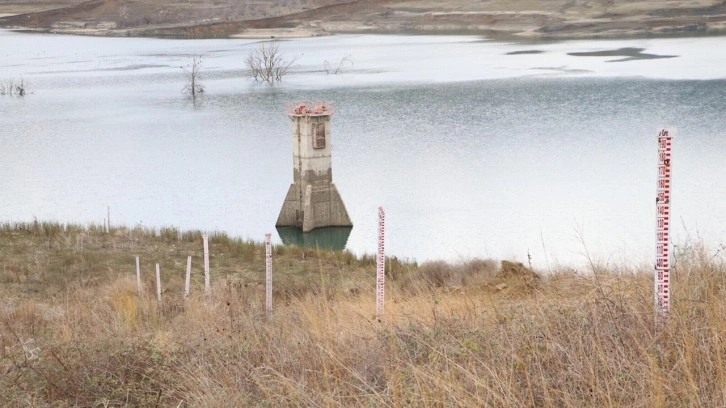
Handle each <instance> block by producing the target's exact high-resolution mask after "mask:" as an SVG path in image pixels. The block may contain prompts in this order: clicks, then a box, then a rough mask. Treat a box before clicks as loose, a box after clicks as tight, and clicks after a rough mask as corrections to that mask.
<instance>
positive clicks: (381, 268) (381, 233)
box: [376, 207, 386, 317]
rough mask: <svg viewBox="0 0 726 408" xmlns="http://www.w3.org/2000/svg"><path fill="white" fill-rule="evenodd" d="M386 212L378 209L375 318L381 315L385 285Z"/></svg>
mask: <svg viewBox="0 0 726 408" xmlns="http://www.w3.org/2000/svg"><path fill="white" fill-rule="evenodd" d="M385 234H386V212H385V211H384V210H383V207H378V255H377V262H376V267H377V268H376V316H379V317H380V316H381V315H383V301H384V295H385V283H386V245H385V240H386V235H385Z"/></svg>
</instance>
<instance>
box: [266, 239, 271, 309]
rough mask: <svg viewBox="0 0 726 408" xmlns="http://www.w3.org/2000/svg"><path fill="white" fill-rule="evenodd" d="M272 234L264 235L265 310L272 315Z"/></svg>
mask: <svg viewBox="0 0 726 408" xmlns="http://www.w3.org/2000/svg"><path fill="white" fill-rule="evenodd" d="M271 237H272V234H265V309H266V310H267V313H268V314H270V313H272V243H271V242H270V238H271Z"/></svg>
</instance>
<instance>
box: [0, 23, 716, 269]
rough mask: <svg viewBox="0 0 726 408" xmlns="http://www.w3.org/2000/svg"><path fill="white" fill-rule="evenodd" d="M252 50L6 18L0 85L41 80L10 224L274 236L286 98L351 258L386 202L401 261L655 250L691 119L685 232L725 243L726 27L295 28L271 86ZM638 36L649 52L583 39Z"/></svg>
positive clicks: (683, 179) (15, 125)
mask: <svg viewBox="0 0 726 408" xmlns="http://www.w3.org/2000/svg"><path fill="white" fill-rule="evenodd" d="M254 47H256V43H255V42H254V41H251V40H198V41H189V40H156V39H128V38H126V39H116V38H86V37H70V36H49V35H28V34H18V33H11V32H2V31H0V81H7V80H9V79H15V80H18V79H19V78H20V77H22V78H23V79H24V81H26V82H27V83H28V84H29V89H30V91H31V92H32V94H31V95H28V96H26V97H25V98H14V97H8V96H0V221H29V220H32V219H33V218H34V217H37V218H38V219H42V220H58V221H62V222H80V223H86V222H97V223H101V222H102V220H103V219H104V217H105V216H106V208H107V206H109V205H110V206H111V218H112V222H114V223H123V224H126V225H129V226H134V225H138V224H141V225H144V226H148V227H159V226H168V225H173V226H179V227H183V228H195V229H204V230H222V231H226V232H228V233H230V234H232V235H235V236H240V237H243V238H253V239H262V237H263V236H264V233H265V232H274V223H275V221H276V219H277V214H278V212H279V209H280V207H281V205H282V201H283V199H284V196H285V193H286V192H287V188H288V186H289V184H290V183H291V181H292V168H291V167H292V153H291V146H290V144H291V141H290V139H289V134H290V127H289V126H290V124H289V120H288V119H287V118H286V116H285V111H286V109H287V108H288V107H289V106H290V105H291V104H293V103H295V102H298V101H313V102H315V101H326V102H330V103H332V104H333V105H334V106H335V108H336V114H335V116H334V117H333V144H334V151H333V161H334V168H333V178H334V181H335V183H336V184H337V186H338V189H339V191H340V192H341V195H342V197H343V199H344V201H345V203H346V205H347V207H348V212H349V213H350V216H351V218H352V220H353V223H354V224H355V227H354V228H353V231H352V233H351V235H350V237H349V239H348V248H349V249H351V250H353V251H354V252H356V253H364V252H368V253H372V252H374V251H375V246H376V222H377V219H376V217H377V213H376V209H377V207H378V206H383V207H385V208H386V211H387V215H388V217H387V228H388V234H387V236H388V242H387V247H388V252H389V253H390V254H391V255H396V256H399V257H403V258H412V259H417V260H419V261H423V260H428V259H437V258H443V259H447V260H452V261H456V260H459V259H468V258H470V257H475V256H477V257H492V258H497V259H501V258H508V259H510V258H513V259H518V260H520V261H524V262H526V261H527V254H528V253H529V254H530V255H531V256H532V263H533V265H534V266H535V267H538V268H542V269H547V268H548V267H551V266H553V265H555V264H558V263H559V264H568V265H573V264H574V265H582V264H583V263H584V262H585V260H586V258H585V251H586V250H587V251H588V252H589V253H590V255H591V256H592V257H593V258H594V259H595V260H597V261H599V262H603V263H605V262H609V263H611V264H617V265H622V264H641V263H647V262H650V260H651V259H652V258H653V255H652V253H653V248H652V247H653V241H654V238H653V237H654V212H655V180H656V149H657V146H656V127H657V126H659V125H661V124H671V125H674V126H677V127H678V128H679V135H678V137H677V139H676V140H675V142H674V156H673V169H674V170H673V171H674V174H673V178H674V181H673V183H674V188H673V212H674V221H675V224H676V226H677V229H676V230H675V236H674V243H676V244H679V245H685V244H687V243H689V242H691V243H692V242H694V241H699V240H702V241H703V242H705V243H706V244H707V245H708V246H709V247H710V248H711V250H712V252H715V251H716V249H718V246H719V245H720V244H721V243H726V204H724V203H723V202H724V199H726V186H725V185H724V182H723V176H724V173H725V172H724V170H725V169H726V166H724V163H723V157H724V156H725V155H726V146H725V145H724V143H723V140H724V138H725V137H726V71H725V70H724V68H723V67H724V66H726V53H724V52H723V51H722V50H723V49H726V48H725V47H726V38H699V39H669V40H632V41H622V40H620V41H596V42H586V41H571V42H559V43H542V44H511V43H493V42H488V41H483V40H481V39H480V38H476V37H401V36H336V37H326V38H315V39H301V40H294V41H286V42H284V43H282V45H281V49H282V50H283V51H284V52H285V54H286V55H288V56H290V57H293V56H294V57H296V58H297V60H296V63H295V66H294V69H293V72H292V73H291V74H290V75H289V76H288V77H287V78H285V81H284V83H282V84H281V85H279V86H278V85H276V86H274V87H270V86H265V85H260V84H255V83H254V82H252V81H251V80H250V79H248V78H247V77H246V76H245V70H244V58H245V57H246V55H247V54H248V53H249V52H250V51H251V50H252V49H254ZM626 47H630V48H643V49H644V51H643V53H645V54H651V56H650V58H635V59H632V58H630V57H627V56H623V57H618V56H574V55H569V53H588V52H597V51H607V50H616V49H621V48H626ZM523 51H524V52H523ZM531 51H537V53H532V52H531ZM512 52H514V53H515V54H514V55H511V54H509V53H512ZM191 54H199V55H202V56H203V70H202V72H203V75H204V78H203V83H204V85H205V86H206V89H207V92H206V95H205V96H204V98H203V99H202V100H199V101H197V102H196V103H192V102H191V101H190V100H189V99H188V98H186V97H185V96H184V94H183V93H182V91H181V89H182V88H183V86H184V84H185V78H184V75H183V73H182V71H181V69H180V68H179V67H180V66H181V65H186V64H187V63H188V62H189V56H190V55H191ZM630 54H633V53H632V52H630ZM635 54H636V56H637V55H638V54H637V52H636V53H635ZM345 56H350V59H351V60H352V61H353V64H352V65H346V66H345V69H344V72H343V73H342V74H339V75H327V74H326V73H325V71H324V70H323V64H324V61H325V60H328V61H330V62H332V63H333V64H335V62H336V61H339V60H340V59H341V58H343V57H345ZM653 56H662V57H665V56H675V57H672V58H653ZM273 236H274V235H273ZM275 238H276V239H277V242H279V241H280V238H279V236H277V237H275Z"/></svg>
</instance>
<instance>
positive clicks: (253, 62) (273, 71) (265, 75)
mask: <svg viewBox="0 0 726 408" xmlns="http://www.w3.org/2000/svg"><path fill="white" fill-rule="evenodd" d="M294 62H295V59H294V58H293V59H287V58H285V57H284V56H283V55H282V53H281V52H280V45H279V44H278V43H277V42H276V41H273V42H265V43H262V44H260V46H259V47H258V48H257V49H256V50H254V51H252V53H250V55H248V56H247V60H246V63H247V66H248V67H249V69H250V71H251V73H252V77H253V78H254V79H255V82H257V81H262V82H267V83H268V84H270V85H272V84H274V83H275V81H282V77H284V76H285V75H286V74H287V71H288V70H289V69H290V67H291V66H292V64H293V63H294Z"/></svg>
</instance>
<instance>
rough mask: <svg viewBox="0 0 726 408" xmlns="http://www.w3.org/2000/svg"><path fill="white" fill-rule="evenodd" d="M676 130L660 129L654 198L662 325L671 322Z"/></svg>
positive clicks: (658, 310) (657, 296)
mask: <svg viewBox="0 0 726 408" xmlns="http://www.w3.org/2000/svg"><path fill="white" fill-rule="evenodd" d="M676 132H677V129H676V128H672V127H668V128H665V127H664V128H659V129H658V184H657V188H656V198H655V206H656V211H655V276H654V285H655V287H654V292H655V309H656V313H657V318H658V321H659V322H660V323H666V322H667V321H668V315H669V313H670V307H671V276H670V274H671V272H670V247H669V244H670V229H671V225H670V223H671V166H672V164H673V162H672V161H671V142H672V140H673V137H674V136H675V135H676Z"/></svg>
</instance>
